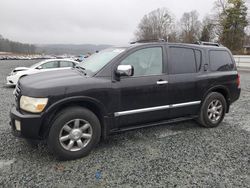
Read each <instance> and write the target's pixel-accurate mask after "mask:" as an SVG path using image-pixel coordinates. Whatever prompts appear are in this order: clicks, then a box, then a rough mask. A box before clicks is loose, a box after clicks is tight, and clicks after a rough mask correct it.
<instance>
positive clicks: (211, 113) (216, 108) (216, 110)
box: [198, 92, 227, 127]
mask: <svg viewBox="0 0 250 188" xmlns="http://www.w3.org/2000/svg"><path fill="white" fill-rule="evenodd" d="M226 108H227V105H226V99H225V98H224V96H223V95H222V94H220V93H217V92H212V93H210V94H208V96H207V97H206V98H205V100H204V102H203V104H202V107H201V111H200V115H199V119H198V121H199V123H200V124H201V125H202V126H204V127H217V126H218V125H219V124H220V123H221V121H222V120H223V119H224V116H225V112H226Z"/></svg>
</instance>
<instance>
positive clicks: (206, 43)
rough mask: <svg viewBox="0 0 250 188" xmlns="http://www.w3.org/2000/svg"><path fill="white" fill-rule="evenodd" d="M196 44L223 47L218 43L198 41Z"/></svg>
mask: <svg viewBox="0 0 250 188" xmlns="http://www.w3.org/2000/svg"><path fill="white" fill-rule="evenodd" d="M195 44H198V45H205V46H218V47H219V46H221V45H220V43H216V42H206V41H197V42H196V43H195Z"/></svg>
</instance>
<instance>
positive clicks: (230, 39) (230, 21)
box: [220, 0, 248, 52]
mask: <svg viewBox="0 0 250 188" xmlns="http://www.w3.org/2000/svg"><path fill="white" fill-rule="evenodd" d="M227 1H228V5H229V6H227V7H226V9H225V11H224V12H223V14H225V16H224V18H223V19H222V20H221V24H222V28H223V31H222V34H221V36H220V41H221V43H222V44H223V45H224V46H226V47H228V48H229V49H230V50H232V51H234V52H236V51H239V50H241V49H242V47H243V43H244V37H245V31H244V29H245V27H246V26H247V25H248V21H247V7H246V5H245V2H244V0H227Z"/></svg>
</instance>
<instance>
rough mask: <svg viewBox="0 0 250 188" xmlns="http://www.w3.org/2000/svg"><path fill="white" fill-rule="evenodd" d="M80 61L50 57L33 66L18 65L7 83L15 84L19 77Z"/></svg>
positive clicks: (74, 64) (62, 67) (66, 67)
mask: <svg viewBox="0 0 250 188" xmlns="http://www.w3.org/2000/svg"><path fill="white" fill-rule="evenodd" d="M77 64H79V62H77V61H74V60H69V59H49V60H44V61H41V62H39V63H36V64H34V65H32V66H31V67H17V68H15V69H14V70H13V71H12V72H11V73H10V74H9V75H8V76H7V78H6V79H7V85H10V86H15V85H16V84H17V82H18V80H19V78H21V77H23V76H27V75H30V74H36V73H39V72H45V71H53V70H62V69H69V68H72V67H75V66H76V65H77Z"/></svg>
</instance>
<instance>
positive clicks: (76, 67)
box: [74, 65, 87, 76]
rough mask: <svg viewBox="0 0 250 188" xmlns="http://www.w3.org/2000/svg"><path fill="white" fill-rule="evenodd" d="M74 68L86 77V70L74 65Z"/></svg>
mask: <svg viewBox="0 0 250 188" xmlns="http://www.w3.org/2000/svg"><path fill="white" fill-rule="evenodd" d="M74 68H75V69H77V70H79V71H80V72H82V73H83V74H84V75H85V76H86V75H87V73H86V69H85V68H84V67H81V66H79V65H76V66H75V67H74Z"/></svg>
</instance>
